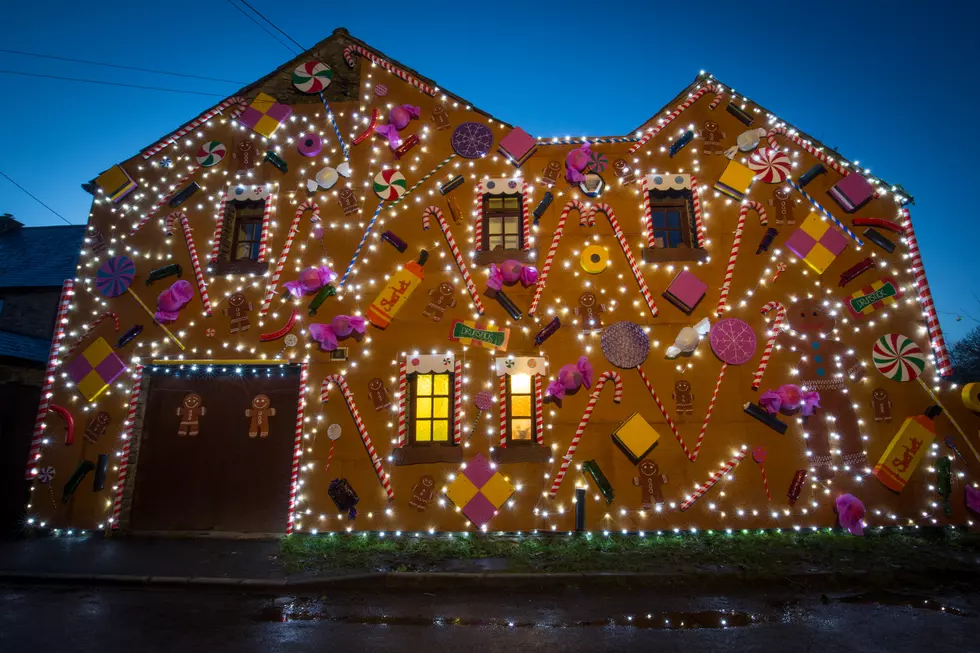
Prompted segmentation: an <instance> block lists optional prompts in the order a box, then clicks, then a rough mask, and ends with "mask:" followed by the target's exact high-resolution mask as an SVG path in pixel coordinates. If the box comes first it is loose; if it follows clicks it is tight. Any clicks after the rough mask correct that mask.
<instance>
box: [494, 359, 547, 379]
mask: <svg viewBox="0 0 980 653" xmlns="http://www.w3.org/2000/svg"><path fill="white" fill-rule="evenodd" d="M547 368H548V361H547V359H546V358H544V357H543V356H527V357H522V356H505V357H501V358H497V359H496V360H495V361H494V369H495V370H496V372H497V376H503V375H505V374H530V375H531V376H535V375H540V376H543V375H544V374H545V373H546V372H547Z"/></svg>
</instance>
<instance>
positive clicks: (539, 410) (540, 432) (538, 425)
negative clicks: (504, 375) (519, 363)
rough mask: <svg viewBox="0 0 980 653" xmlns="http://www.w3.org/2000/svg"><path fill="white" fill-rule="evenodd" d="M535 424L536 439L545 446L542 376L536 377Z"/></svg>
mask: <svg viewBox="0 0 980 653" xmlns="http://www.w3.org/2000/svg"><path fill="white" fill-rule="evenodd" d="M534 424H535V429H536V430H535V436H534V437H535V439H536V440H537V442H538V444H539V445H541V446H544V396H543V395H542V393H541V375H540V374H535V375H534Z"/></svg>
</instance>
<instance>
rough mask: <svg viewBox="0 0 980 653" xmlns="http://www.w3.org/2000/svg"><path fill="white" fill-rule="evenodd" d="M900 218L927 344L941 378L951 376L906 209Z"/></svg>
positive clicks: (944, 346)
mask: <svg viewBox="0 0 980 653" xmlns="http://www.w3.org/2000/svg"><path fill="white" fill-rule="evenodd" d="M899 215H900V216H901V218H902V228H903V229H904V230H905V240H906V241H907V243H908V246H909V256H911V257H912V278H913V279H915V287H916V288H917V289H918V291H919V303H920V304H922V310H923V311H924V312H925V315H926V329H927V330H928V332H929V343H930V344H931V345H932V350H933V352H934V353H935V354H936V367H938V368H939V374H940V375H941V376H951V375H952V374H953V366H952V365H951V364H950V362H949V352H948V351H947V350H946V339H945V338H943V330H942V327H940V326H939V315H937V314H936V304H935V303H934V302H933V300H932V291H931V290H930V289H929V280H928V279H926V268H925V266H924V265H923V264H922V253H921V252H919V241H918V239H916V237H915V229H913V228H912V216H911V215H910V214H909V210H908V209H907V208H902V209H901V210H900V211H899Z"/></svg>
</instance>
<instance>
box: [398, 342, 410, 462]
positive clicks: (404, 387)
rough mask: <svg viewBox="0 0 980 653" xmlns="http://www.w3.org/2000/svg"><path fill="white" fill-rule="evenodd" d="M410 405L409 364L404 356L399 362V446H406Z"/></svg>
mask: <svg viewBox="0 0 980 653" xmlns="http://www.w3.org/2000/svg"><path fill="white" fill-rule="evenodd" d="M407 405H408V363H407V362H406V361H405V357H404V356H402V357H401V359H400V360H399V361H398V446H399V447H404V446H405V435H406V434H407V433H408V424H407V423H406V421H405V408H406V406H407Z"/></svg>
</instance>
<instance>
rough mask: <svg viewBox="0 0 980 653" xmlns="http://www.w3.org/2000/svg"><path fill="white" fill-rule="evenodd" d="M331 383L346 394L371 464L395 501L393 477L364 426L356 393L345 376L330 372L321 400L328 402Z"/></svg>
mask: <svg viewBox="0 0 980 653" xmlns="http://www.w3.org/2000/svg"><path fill="white" fill-rule="evenodd" d="M331 383H336V384H337V385H338V386H340V391H341V392H342V393H343V394H344V401H346V402H347V409H348V410H349V411H350V414H351V417H353V418H354V424H355V425H356V426H357V432H358V433H359V434H360V436H361V440H362V441H363V442H364V448H365V449H367V452H368V456H369V457H370V458H371V464H372V465H373V466H374V471H375V473H376V474H377V475H378V480H379V481H381V485H382V487H384V489H385V493H386V494H387V495H388V500H389V501H393V500H394V499H395V491H394V490H392V489H391V479H390V478H389V477H388V474H387V473H385V470H384V469H383V468H382V467H381V459H380V458H378V452H377V451H375V450H374V445H373V444H372V443H371V436H370V435H368V431H367V427H365V426H364V421H363V420H362V419H361V413H360V411H358V410H357V404H356V403H354V395H353V394H352V393H351V391H350V388H349V387H348V386H347V381H346V380H345V379H344V377H343V376H341V375H340V374H330V375H328V376H327V378H325V379H324V380H323V384H322V385H321V386H320V401H321V402H323V403H326V401H327V392H328V391H329V389H330V384H331Z"/></svg>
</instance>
